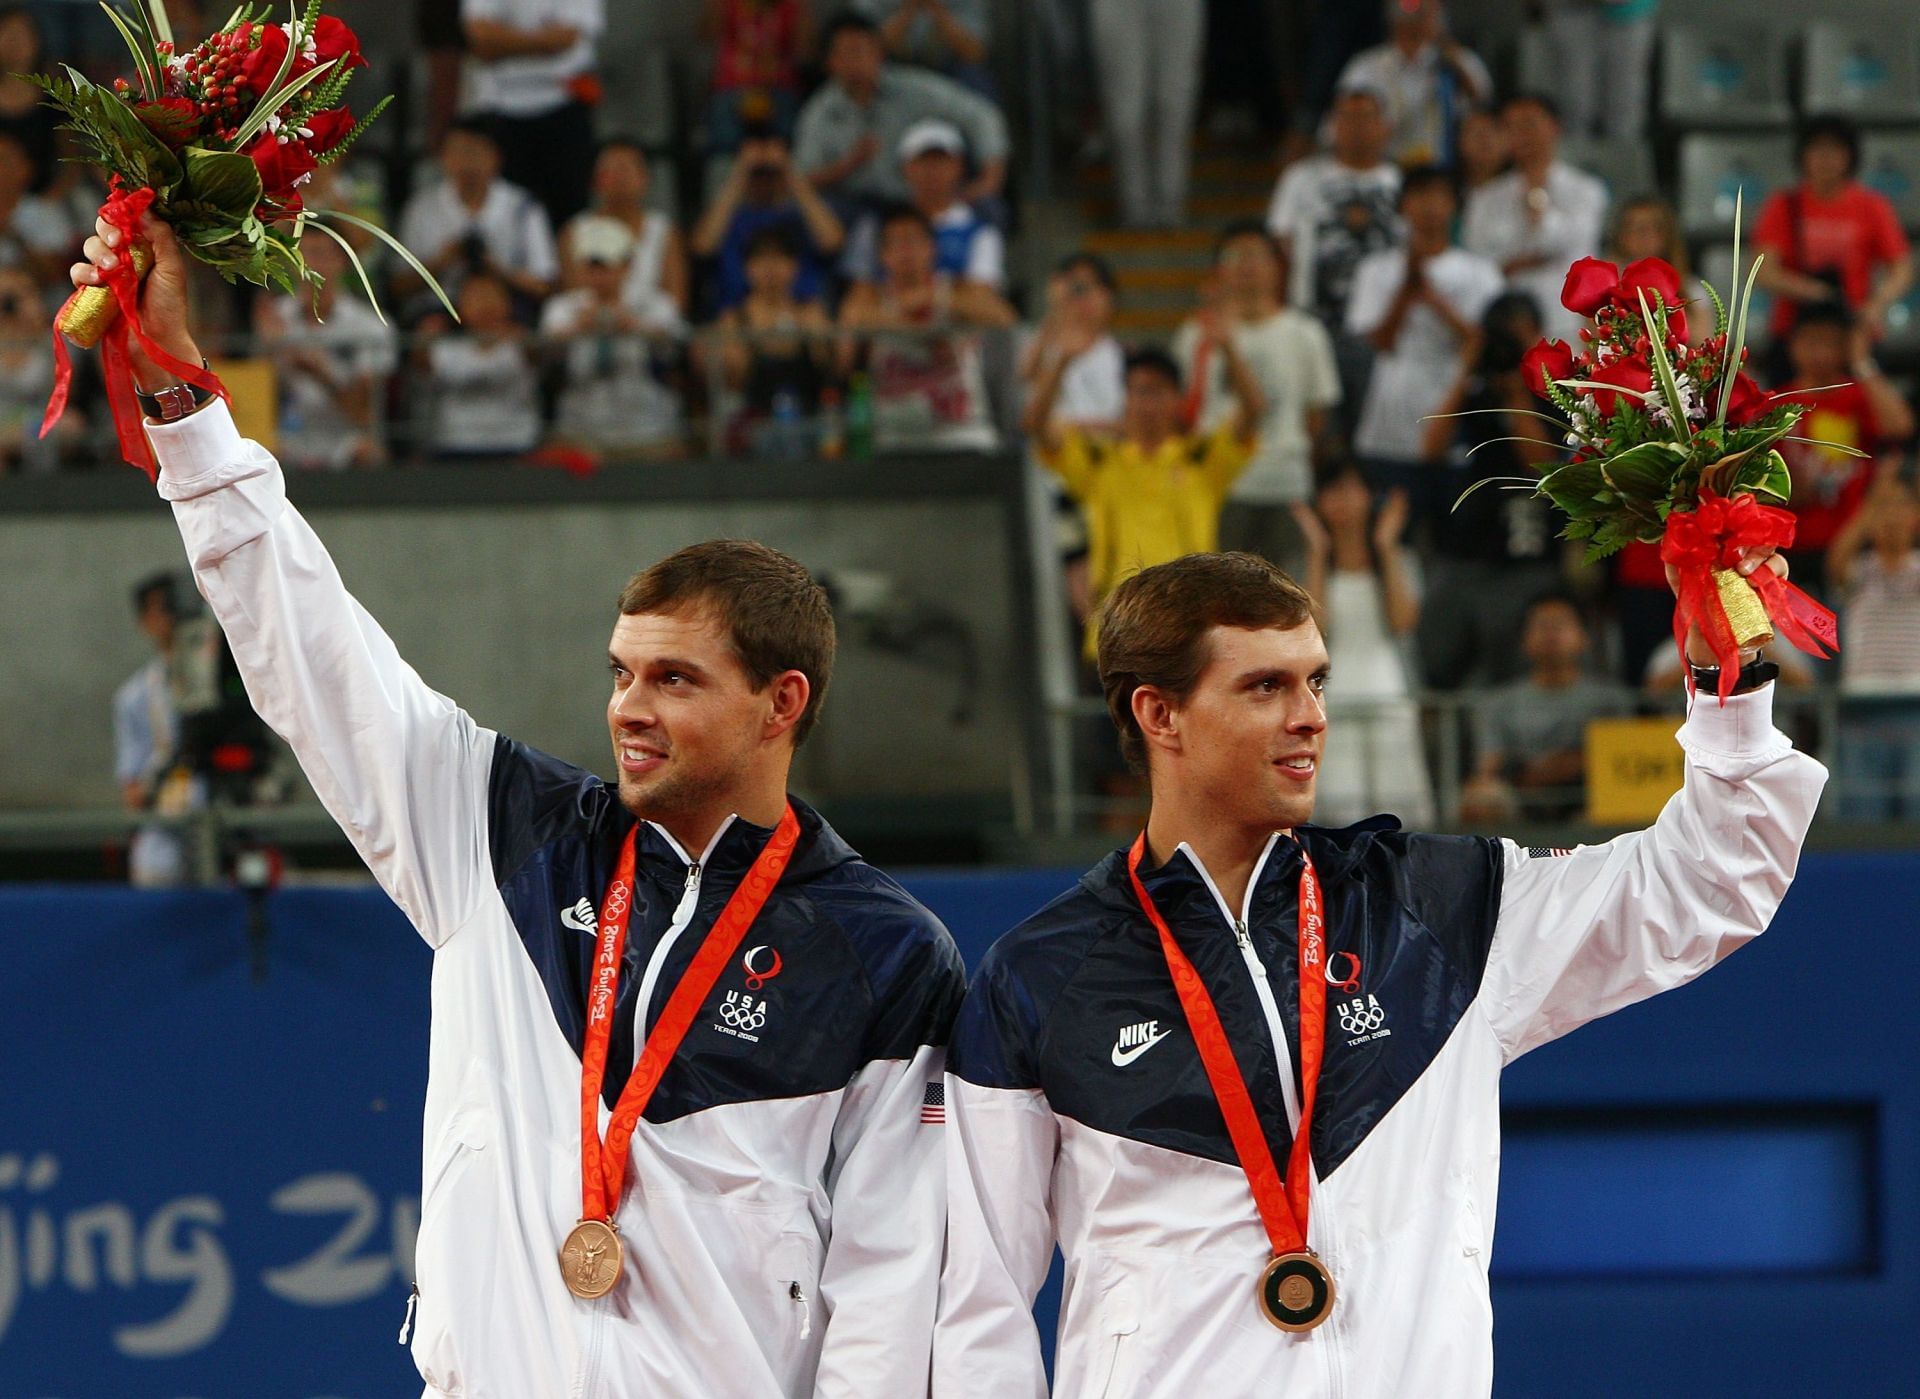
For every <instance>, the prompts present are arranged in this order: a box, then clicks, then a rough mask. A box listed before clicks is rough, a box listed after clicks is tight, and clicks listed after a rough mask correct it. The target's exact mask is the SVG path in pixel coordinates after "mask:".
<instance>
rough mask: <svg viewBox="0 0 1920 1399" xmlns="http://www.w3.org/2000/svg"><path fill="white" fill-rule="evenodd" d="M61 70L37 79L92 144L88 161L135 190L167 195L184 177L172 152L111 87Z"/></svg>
mask: <svg viewBox="0 0 1920 1399" xmlns="http://www.w3.org/2000/svg"><path fill="white" fill-rule="evenodd" d="M61 68H62V72H63V73H64V75H65V76H54V77H39V76H35V77H33V78H32V82H33V83H34V85H35V86H36V87H39V88H42V89H43V90H45V92H46V94H47V96H48V98H49V99H50V100H51V101H52V103H53V105H54V106H56V107H58V108H59V109H60V110H61V111H62V112H64V113H65V114H66V117H67V121H66V123H65V125H66V128H67V130H69V131H71V132H73V133H74V134H75V135H76V136H78V137H79V138H80V140H81V141H82V142H83V143H85V144H86V145H87V146H89V147H91V148H92V151H93V159H92V161H88V162H85V163H98V164H100V165H103V166H105V167H106V169H107V170H108V172H109V173H111V174H115V175H118V176H120V178H121V179H123V180H125V181H126V182H127V183H128V184H129V185H130V186H132V187H134V188H136V189H138V188H141V187H151V188H152V189H153V190H155V191H156V192H158V193H160V194H162V195H164V194H165V193H166V191H167V190H168V188H170V187H171V186H172V185H173V184H174V183H175V182H176V181H178V180H179V178H180V162H179V160H178V159H176V158H175V156H174V154H173V152H172V151H170V150H168V149H167V148H166V145H165V143H163V142H162V141H161V140H160V138H159V137H158V136H155V135H154V134H153V133H152V132H151V131H149V130H147V128H146V127H145V126H144V125H143V124H142V123H141V121H140V118H139V117H137V116H135V115H134V111H133V108H131V107H129V106H128V105H127V104H126V103H125V102H123V101H121V100H120V98H119V97H118V96H116V95H115V94H114V92H113V91H112V90H111V89H110V88H104V87H100V86H99V85H97V84H95V83H92V82H89V81H88V80H87V79H86V78H85V77H84V76H82V75H81V74H80V73H79V72H78V71H77V70H76V69H74V68H71V67H68V66H67V65H65V64H63V65H61Z"/></svg>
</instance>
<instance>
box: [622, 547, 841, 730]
mask: <svg viewBox="0 0 1920 1399" xmlns="http://www.w3.org/2000/svg"><path fill="white" fill-rule="evenodd" d="M686 607H710V608H712V609H713V613H714V615H715V616H716V617H718V618H719V620H720V621H721V623H722V624H723V625H724V626H725V627H726V629H727V637H728V639H729V640H730V641H731V642H732V643H733V653H734V655H736V656H738V657H739V658H740V664H741V665H742V666H743V667H745V669H746V672H747V678H748V679H749V680H750V681H752V683H753V688H754V689H755V690H764V689H765V688H766V687H767V686H768V685H770V684H772V683H773V680H774V677H776V676H778V675H780V674H782V673H784V672H786V671H789V670H797V671H799V672H800V673H801V674H802V675H804V676H806V677H807V683H808V685H809V686H810V687H811V689H812V693H810V694H809V695H808V696H807V707H806V709H805V710H804V711H803V712H802V713H801V715H800V720H799V722H798V723H796V724H795V725H794V726H793V742H794V746H795V747H798V746H799V745H800V744H801V743H803V742H805V741H806V737H807V735H808V734H809V733H811V732H812V731H813V725H814V722H815V721H816V720H817V719H819V717H820V706H821V705H822V704H823V703H825V701H826V698H827V685H828V683H829V682H830V681H831V680H832V679H833V649H834V632H833V606H832V604H831V603H830V602H828V600H827V590H826V589H825V588H823V587H821V586H820V585H819V584H818V583H817V582H815V581H814V579H813V575H812V574H810V573H808V572H807V570H806V569H805V568H804V567H802V566H801V564H800V563H799V561H798V560H795V559H792V558H790V557H788V556H787V555H785V554H783V553H781V552H780V551H779V550H778V549H771V548H769V547H767V546H766V545H765V544H760V543H757V542H755V541H754V540H751V539H709V540H708V541H707V542H706V543H704V544H692V545H689V546H688V547H687V548H685V549H682V550H680V551H679V552H678V553H673V554H669V555H667V556H666V557H665V558H664V559H662V560H660V562H659V563H657V564H655V565H654V566H653V567H652V568H649V569H647V570H645V571H644V572H641V573H636V574H634V575H633V577H632V578H630V579H628V580H627V586H626V587H625V588H623V589H621V590H620V615H621V616H623V617H631V616H634V615H635V614H636V613H641V612H676V611H679V610H680V609H682V608H686Z"/></svg>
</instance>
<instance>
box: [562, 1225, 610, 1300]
mask: <svg viewBox="0 0 1920 1399" xmlns="http://www.w3.org/2000/svg"><path fill="white" fill-rule="evenodd" d="M624 1252H625V1250H624V1249H623V1248H622V1247H621V1245H620V1232H619V1230H618V1229H616V1228H615V1227H614V1226H613V1225H611V1224H609V1223H608V1222H607V1221H606V1220H604V1219H583V1220H581V1221H580V1222H579V1223H578V1224H576V1225H574V1226H573V1232H572V1233H570V1234H568V1235H567V1241H566V1242H565V1243H563V1244H561V1245H560V1276H561V1278H562V1279H564V1280H565V1282H566V1284H567V1291H569V1292H571V1293H572V1294H573V1295H574V1296H576V1297H582V1298H585V1299H587V1300H588V1301H591V1300H593V1299H594V1298H595V1297H604V1296H606V1295H607V1294H608V1293H609V1292H611V1291H613V1286H614V1284H615V1283H617V1282H619V1281H620V1265H621V1261H622V1255H623V1254H624Z"/></svg>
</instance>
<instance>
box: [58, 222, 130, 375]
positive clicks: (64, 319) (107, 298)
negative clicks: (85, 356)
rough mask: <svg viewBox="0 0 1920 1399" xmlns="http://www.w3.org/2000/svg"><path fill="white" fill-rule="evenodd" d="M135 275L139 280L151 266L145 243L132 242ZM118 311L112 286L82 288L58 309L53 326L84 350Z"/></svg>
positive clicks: (96, 338)
mask: <svg viewBox="0 0 1920 1399" xmlns="http://www.w3.org/2000/svg"><path fill="white" fill-rule="evenodd" d="M131 256H132V259H133V271H134V275H135V276H137V277H139V278H140V279H141V280H142V281H145V280H146V276H147V272H148V271H149V270H150V269H151V268H152V267H153V252H152V250H151V249H149V248H148V247H147V245H146V244H144V243H136V244H134V245H133V251H132V254H131ZM119 314H120V302H119V300H118V299H117V298H115V296H114V294H113V289H112V288H111V287H81V288H80V289H79V290H78V291H76V292H74V294H73V295H72V296H71V297H69V298H68V299H67V304H66V305H65V306H63V307H61V308H60V315H59V317H58V318H57V319H56V320H55V321H54V323H53V324H54V329H56V330H58V331H59V332H60V333H61V334H62V335H64V336H66V337H67V339H68V340H70V341H71V342H72V343H74V344H75V345H78V346H79V347H80V348H81V349H83V350H91V349H92V348H93V347H94V346H95V345H98V344H99V343H100V341H101V338H102V337H103V336H105V335H106V333H107V327H108V326H110V325H112V324H113V322H114V319H115V318H116V317H117V316H118V315H119Z"/></svg>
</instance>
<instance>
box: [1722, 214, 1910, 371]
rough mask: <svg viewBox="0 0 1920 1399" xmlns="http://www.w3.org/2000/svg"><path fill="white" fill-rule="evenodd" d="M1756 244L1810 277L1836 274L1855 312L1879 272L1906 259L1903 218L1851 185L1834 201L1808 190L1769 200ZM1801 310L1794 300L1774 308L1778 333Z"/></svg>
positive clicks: (1789, 326) (1756, 231)
mask: <svg viewBox="0 0 1920 1399" xmlns="http://www.w3.org/2000/svg"><path fill="white" fill-rule="evenodd" d="M1753 236H1754V241H1755V242H1756V243H1758V244H1759V245H1760V247H1761V249H1762V250H1764V251H1765V252H1766V254H1767V256H1768V257H1772V258H1778V259H1779V260H1780V261H1781V262H1782V263H1783V264H1784V265H1785V266H1787V267H1789V268H1791V269H1792V270H1793V271H1795V272H1804V273H1807V274H1808V275H1810V276H1821V275H1824V274H1833V275H1837V276H1838V278H1839V280H1840V291H1841V294H1842V295H1844V296H1845V297H1846V300H1847V305H1849V306H1851V307H1852V308H1853V309H1855V310H1856V311H1857V310H1859V309H1860V307H1861V306H1862V305H1864V304H1865V303H1866V300H1867V298H1868V297H1869V296H1870V295H1872V293H1873V273H1874V269H1875V268H1878V267H1884V266H1885V265H1886V264H1887V263H1890V262H1898V261H1900V260H1901V259H1903V258H1905V257H1906V255H1907V235H1906V232H1905V231H1904V230H1903V229H1902V228H1901V227H1900V216H1899V215H1898V214H1896V213H1895V212H1894V208H1893V205H1892V204H1891V203H1889V202H1888V200H1887V197H1886V196H1885V195H1884V194H1881V193H1879V192H1878V191H1876V190H1870V189H1868V188H1867V187H1866V186H1865V185H1863V184H1861V183H1860V182H1859V181H1857V180H1849V181H1847V183H1846V184H1844V185H1842V186H1841V187H1840V192H1839V193H1838V194H1836V195H1835V196H1834V197H1833V198H1832V199H1821V198H1819V197H1817V196H1816V195H1815V194H1814V193H1813V192H1812V191H1811V190H1809V189H1808V188H1807V187H1806V186H1805V185H1796V186H1795V187H1794V188H1792V189H1786V190H1779V191H1776V192H1775V193H1774V194H1772V195H1770V196H1768V199H1767V202H1766V204H1765V206H1764V207H1762V209H1761V210H1760V222H1759V223H1758V224H1757V225H1755V227H1754V232H1753ZM1797 309H1798V308H1797V306H1796V304H1795V303H1794V301H1793V300H1792V298H1790V297H1785V296H1783V297H1780V298H1778V299H1777V300H1775V302H1774V305H1773V333H1774V335H1775V336H1776V337H1778V336H1782V335H1785V334H1786V333H1787V332H1788V331H1789V330H1791V329H1792V328H1793V322H1794V317H1795V315H1796V313H1797Z"/></svg>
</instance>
